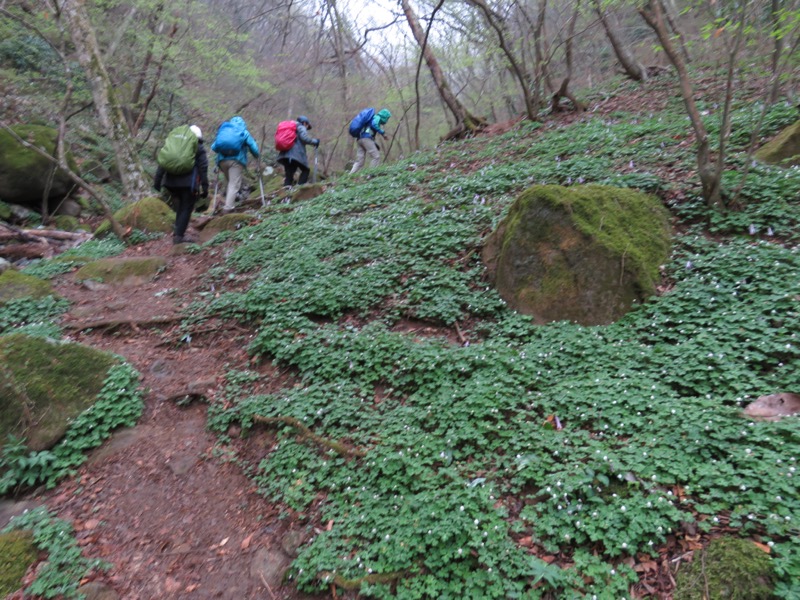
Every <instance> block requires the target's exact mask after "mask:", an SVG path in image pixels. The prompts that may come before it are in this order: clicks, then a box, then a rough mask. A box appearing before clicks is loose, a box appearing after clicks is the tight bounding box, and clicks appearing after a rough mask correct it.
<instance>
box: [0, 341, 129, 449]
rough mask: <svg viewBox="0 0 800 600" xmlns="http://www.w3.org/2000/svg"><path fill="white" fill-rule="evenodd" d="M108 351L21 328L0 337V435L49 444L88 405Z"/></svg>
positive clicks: (108, 361)
mask: <svg viewBox="0 0 800 600" xmlns="http://www.w3.org/2000/svg"><path fill="white" fill-rule="evenodd" d="M118 362H119V360H118V359H116V358H115V357H114V356H112V355H111V354H106V353H105V352H101V351H99V350H94V349H93V348H89V347H88V346H82V345H81V344H74V343H64V342H58V341H55V340H50V339H46V338H41V337H31V336H26V335H21V334H13V335H6V336H2V337H0V398H2V399H3V402H0V439H2V440H5V439H7V436H8V435H9V434H11V435H15V436H17V437H23V438H25V441H26V443H27V445H28V447H29V448H31V449H32V450H44V449H47V448H50V447H52V446H53V445H54V444H55V443H56V442H57V441H58V440H59V439H61V437H62V436H63V435H64V433H65V432H66V430H67V428H68V427H69V425H70V422H71V421H72V419H74V418H75V417H77V416H78V415H79V414H80V413H81V412H83V411H84V410H86V409H87V408H88V407H89V406H91V405H92V404H93V403H94V401H95V399H96V397H97V394H98V393H99V392H100V390H101V389H102V387H103V381H104V380H105V378H106V375H107V374H108V370H109V369H110V368H111V367H112V366H113V365H115V364H117V363H118Z"/></svg>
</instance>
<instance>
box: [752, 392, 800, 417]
mask: <svg viewBox="0 0 800 600" xmlns="http://www.w3.org/2000/svg"><path fill="white" fill-rule="evenodd" d="M742 412H743V413H744V416H746V417H750V418H751V419H758V420H761V421H778V420H779V419H782V418H783V417H788V416H790V415H794V414H797V413H800V394H791V393H788V392H784V393H782V394H769V395H767V396H761V397H759V398H756V400H755V401H754V402H751V403H750V404H748V405H747V406H746V407H745V409H744V410H743V411H742Z"/></svg>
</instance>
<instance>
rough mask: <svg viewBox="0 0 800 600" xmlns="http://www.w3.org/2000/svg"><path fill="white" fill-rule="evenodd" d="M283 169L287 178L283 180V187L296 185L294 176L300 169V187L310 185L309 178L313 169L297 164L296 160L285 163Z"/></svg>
mask: <svg viewBox="0 0 800 600" xmlns="http://www.w3.org/2000/svg"><path fill="white" fill-rule="evenodd" d="M283 168H284V171H285V173H286V176H285V177H284V178H283V185H289V186H292V185H294V174H295V173H296V172H297V170H298V169H300V179H298V180H297V183H298V185H303V184H304V183H308V176H309V174H310V173H311V169H309V168H308V167H307V166H305V165H303V164H301V163H299V162H297V161H296V160H291V159H289V160H288V161H286V162H285V163H283Z"/></svg>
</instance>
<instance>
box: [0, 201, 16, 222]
mask: <svg viewBox="0 0 800 600" xmlns="http://www.w3.org/2000/svg"><path fill="white" fill-rule="evenodd" d="M13 215H14V213H13V212H11V207H10V206H9V205H8V204H6V203H5V202H3V201H2V200H0V221H8V220H9V219H11V217H12V216H13Z"/></svg>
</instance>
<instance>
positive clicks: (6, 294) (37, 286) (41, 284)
mask: <svg viewBox="0 0 800 600" xmlns="http://www.w3.org/2000/svg"><path fill="white" fill-rule="evenodd" d="M52 293H53V288H52V287H51V286H50V284H49V283H48V282H46V281H45V280H43V279H39V278H38V277H33V276H31V275H26V274H25V273H20V272H19V271H15V270H14V269H7V270H5V271H3V270H0V306H2V305H3V304H5V303H6V302H9V301H10V300H17V299H19V298H29V297H30V298H43V297H44V296H50V295H51V294H52Z"/></svg>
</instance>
